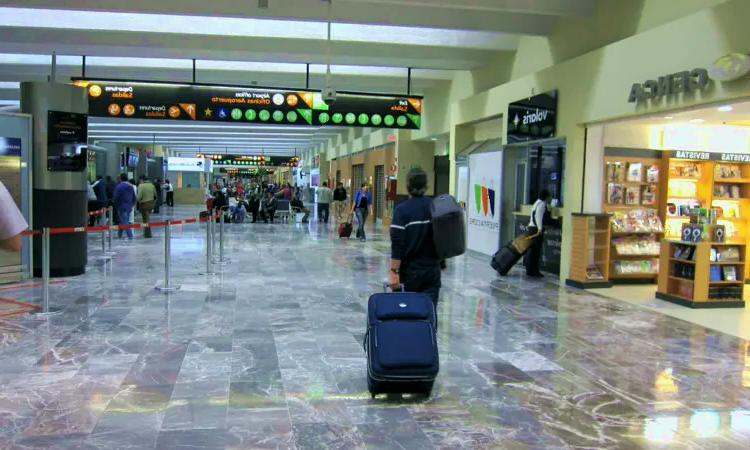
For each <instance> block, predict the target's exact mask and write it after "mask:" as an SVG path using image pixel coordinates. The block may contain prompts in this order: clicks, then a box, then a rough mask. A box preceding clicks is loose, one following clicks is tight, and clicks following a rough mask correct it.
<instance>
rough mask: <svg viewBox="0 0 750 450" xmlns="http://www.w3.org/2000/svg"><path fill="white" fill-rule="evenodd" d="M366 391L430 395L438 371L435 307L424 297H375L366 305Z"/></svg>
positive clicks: (399, 293) (377, 295)
mask: <svg viewBox="0 0 750 450" xmlns="http://www.w3.org/2000/svg"><path fill="white" fill-rule="evenodd" d="M365 351H366V352H367V388H368V390H369V391H370V394H371V395H372V397H373V398H375V396H376V395H377V394H406V393H415V394H425V395H428V396H429V395H430V392H432V386H433V384H434V383H435V377H437V374H438V372H439V370H440V360H439V357H438V348H437V338H436V336H435V307H434V305H433V303H432V299H431V298H430V296H429V295H427V294H422V293H409V292H393V293H381V294H374V295H372V296H371V297H370V300H369V302H368V306H367V333H366V334H365Z"/></svg>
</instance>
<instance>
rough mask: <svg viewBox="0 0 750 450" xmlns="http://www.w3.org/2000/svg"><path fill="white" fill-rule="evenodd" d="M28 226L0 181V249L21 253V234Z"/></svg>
mask: <svg viewBox="0 0 750 450" xmlns="http://www.w3.org/2000/svg"><path fill="white" fill-rule="evenodd" d="M28 226H29V225H28V224H27V223H26V219H24V217H23V214H21V210H20V209H18V206H16V202H15V201H14V200H13V197H11V195H10V192H8V189H7V188H6V187H5V185H4V184H3V183H2V181H0V249H2V250H7V251H11V252H19V251H21V246H22V245H23V238H22V237H21V232H22V231H23V230H25V229H26V228H28Z"/></svg>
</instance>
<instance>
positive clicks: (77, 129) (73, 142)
mask: <svg viewBox="0 0 750 450" xmlns="http://www.w3.org/2000/svg"><path fill="white" fill-rule="evenodd" d="M87 137H88V116H87V115H86V114H77V113H69V112H63V111H48V112H47V170H49V171H54V172H83V171H84V170H86V164H87V160H88V149H87V147H86V141H87Z"/></svg>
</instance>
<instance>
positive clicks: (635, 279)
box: [602, 156, 666, 284]
mask: <svg viewBox="0 0 750 450" xmlns="http://www.w3.org/2000/svg"><path fill="white" fill-rule="evenodd" d="M613 163H621V165H622V168H621V169H622V174H621V178H620V180H612V179H610V178H609V175H610V173H611V172H610V170H609V168H608V166H609V165H610V164H613ZM633 163H636V164H637V163H641V164H642V166H641V172H642V173H641V177H642V180H641V181H628V180H627V171H628V168H629V165H630V164H633ZM648 166H656V167H658V169H659V170H658V179H657V181H648V180H647V178H646V176H647V175H646V168H647V167H648ZM665 176H666V174H665V173H664V159H663V158H662V159H648V158H647V159H644V158H628V157H618V156H605V158H604V187H603V189H604V191H603V193H604V195H603V197H602V198H603V199H604V204H603V205H602V211H604V212H606V213H622V212H626V213H627V212H630V211H633V210H637V209H653V210H655V211H657V214H658V215H659V218H660V219H661V221H662V223H663V222H664V215H663V213H662V211H661V209H660V206H659V205H660V204H661V199H662V198H664V197H663V195H664V194H665V191H664V190H663V189H662V188H661V185H660V181H661V180H663V179H664V177H665ZM610 183H615V184H620V185H622V186H623V192H625V189H626V188H628V187H635V186H640V187H641V192H640V198H639V202H640V203H638V204H625V203H609V202H608V200H609V197H608V185H609V184H610ZM645 186H653V187H654V188H655V198H654V201H653V203H651V204H643V203H642V202H643V187H645ZM623 197H624V195H623ZM624 200H625V199H624V198H623V201H624ZM649 235H654V239H656V240H657V241H660V240H661V238H662V237H663V236H664V233H663V232H661V231H658V232H654V231H611V232H610V236H611V238H610V253H609V254H610V257H609V267H608V270H609V279H610V281H611V282H612V283H613V284H650V283H655V282H656V275H657V274H655V273H644V272H640V273H617V272H616V270H615V265H616V263H617V262H632V261H651V262H656V261H658V259H659V255H658V254H656V255H632V254H620V253H618V252H617V249H616V247H615V245H614V243H613V241H612V238H617V237H627V236H649Z"/></svg>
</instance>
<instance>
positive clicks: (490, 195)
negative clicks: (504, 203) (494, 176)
mask: <svg viewBox="0 0 750 450" xmlns="http://www.w3.org/2000/svg"><path fill="white" fill-rule="evenodd" d="M474 202H475V203H476V207H477V213H479V214H482V215H484V216H485V217H487V216H490V217H495V189H493V188H492V187H487V186H485V185H483V184H475V185H474Z"/></svg>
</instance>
